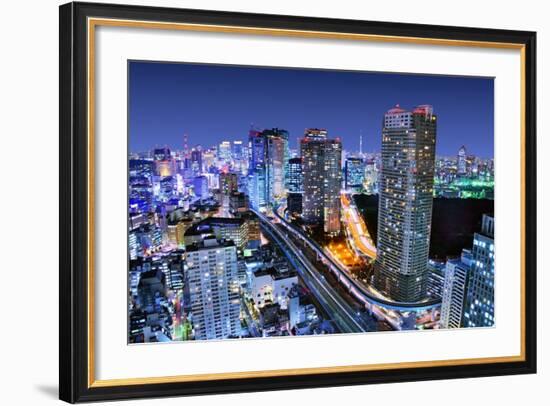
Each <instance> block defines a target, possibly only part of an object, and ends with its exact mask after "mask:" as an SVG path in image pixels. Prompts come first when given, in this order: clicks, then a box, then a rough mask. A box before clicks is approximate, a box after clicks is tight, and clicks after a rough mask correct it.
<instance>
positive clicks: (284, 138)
mask: <svg viewBox="0 0 550 406" xmlns="http://www.w3.org/2000/svg"><path fill="white" fill-rule="evenodd" d="M249 146H250V163H249V167H248V168H249V174H248V185H249V196H250V202H251V205H252V207H254V208H256V209H261V208H264V207H266V206H268V205H269V204H271V203H273V202H275V201H276V199H278V198H280V197H282V196H283V195H284V191H285V181H286V176H287V171H288V131H286V130H282V129H279V128H273V129H270V130H264V131H262V132H259V131H256V130H251V131H250V134H249Z"/></svg>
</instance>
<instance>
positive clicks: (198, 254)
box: [186, 237, 240, 340]
mask: <svg viewBox="0 0 550 406" xmlns="http://www.w3.org/2000/svg"><path fill="white" fill-rule="evenodd" d="M186 261H187V270H186V280H187V283H188V284H189V300H190V307H191V319H192V321H193V328H194V331H195V339H196V340H215V339H223V338H227V337H236V336H239V334H240V320H239V314H240V302H239V280H238V272H237V250H236V247H235V244H234V243H233V242H232V241H218V240H216V239H215V238H211V237H210V238H205V239H204V240H203V241H202V242H201V243H197V244H193V245H190V246H188V247H187V252H186Z"/></svg>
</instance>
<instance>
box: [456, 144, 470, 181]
mask: <svg viewBox="0 0 550 406" xmlns="http://www.w3.org/2000/svg"><path fill="white" fill-rule="evenodd" d="M466 170H467V162H466V147H465V146H464V145H463V146H461V147H460V149H459V150H458V154H457V156H456V173H457V174H458V175H465V174H466Z"/></svg>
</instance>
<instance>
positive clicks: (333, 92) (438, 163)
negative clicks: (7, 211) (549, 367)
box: [60, 3, 536, 402]
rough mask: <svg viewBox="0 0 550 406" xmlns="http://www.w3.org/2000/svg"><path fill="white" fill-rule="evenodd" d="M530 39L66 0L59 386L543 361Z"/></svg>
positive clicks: (243, 386) (207, 387)
mask: <svg viewBox="0 0 550 406" xmlns="http://www.w3.org/2000/svg"><path fill="white" fill-rule="evenodd" d="M535 39H536V35H535V33H533V32H524V31H505V30H494V29H479V28H460V27H443V26H427V25H415V24H397V23H383V22H370V21H355V20H335V19H318V18H306V17H290V16H276V15H258V14H244V13H229V12H215V11H203V10H183V9H166V8H155V7H139V6H121V5H106V4H93V3H69V4H66V5H63V6H61V7H60V185H61V188H60V189H61V192H60V219H61V221H60V235H61V243H60V247H61V248H60V398H61V399H62V400H65V401H68V402H80V401H95V400H112V399H123V398H138V397H155V396H175V395H192V394H209V393H228V392H242V391H260V390H273V389H288V388H305V387H321V386H335V385H354V384H368V383H381V382H401V381H412V380H426V379H447V378H461V377H477V376H489V375H505V374H521V373H534V372H535V371H536V282H535V281H536V252H535V250H536V244H535V242H536V241H535V239H536V206H535V205H536V186H535V185H536V169H535V168H536V165H535V152H536V150H535V146H536V145H535V111H536V109H535Z"/></svg>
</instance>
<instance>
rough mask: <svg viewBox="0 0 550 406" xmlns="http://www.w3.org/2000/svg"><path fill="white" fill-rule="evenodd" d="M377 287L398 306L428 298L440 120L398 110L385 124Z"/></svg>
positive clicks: (420, 111) (422, 109)
mask: <svg viewBox="0 0 550 406" xmlns="http://www.w3.org/2000/svg"><path fill="white" fill-rule="evenodd" d="M382 125H383V129H382V170H381V173H380V180H379V181H380V184H379V196H380V198H379V201H378V247H377V253H378V254H377V258H376V262H375V268H374V269H375V272H374V284H375V286H376V288H377V289H379V290H380V291H382V292H384V293H386V294H387V295H388V296H389V297H390V298H392V299H393V300H396V301H399V302H417V301H419V300H422V299H424V296H425V287H426V281H427V266H428V253H429V248H430V229H431V223H432V205H433V182H434V167H435V140H436V116H435V114H433V108H432V107H431V106H427V105H423V106H418V107H416V108H415V109H414V110H413V111H406V110H404V109H401V108H399V106H396V107H395V108H393V109H390V110H389V111H388V112H387V113H386V114H385V115H384V120H383V123H382Z"/></svg>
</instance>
